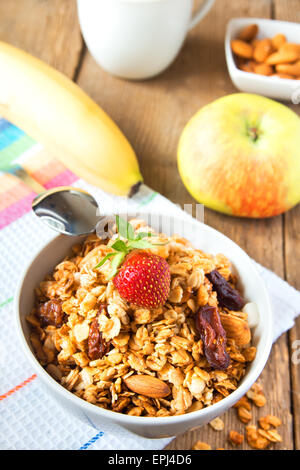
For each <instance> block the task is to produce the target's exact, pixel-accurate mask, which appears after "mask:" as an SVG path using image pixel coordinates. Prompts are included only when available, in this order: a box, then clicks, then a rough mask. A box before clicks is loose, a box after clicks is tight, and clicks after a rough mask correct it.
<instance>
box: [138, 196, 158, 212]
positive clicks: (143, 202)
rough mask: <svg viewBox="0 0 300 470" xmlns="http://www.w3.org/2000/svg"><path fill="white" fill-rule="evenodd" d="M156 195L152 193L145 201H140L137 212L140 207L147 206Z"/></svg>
mask: <svg viewBox="0 0 300 470" xmlns="http://www.w3.org/2000/svg"><path fill="white" fill-rule="evenodd" d="M157 194H158V193H156V192H153V193H152V194H150V196H149V197H148V198H147V199H145V201H142V202H141V203H140V204H139V206H138V207H137V210H138V209H139V208H140V207H143V206H146V205H147V204H149V203H150V202H151V201H152V200H153V199H154V198H155V197H156V196H157Z"/></svg>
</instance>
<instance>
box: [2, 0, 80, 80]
mask: <svg viewBox="0 0 300 470" xmlns="http://www.w3.org/2000/svg"><path fill="white" fill-rule="evenodd" d="M0 18H1V21H0V40H2V41H6V42H9V43H11V44H13V45H14V46H17V47H20V48H21V49H24V50H25V51H27V52H30V53H31V54H33V55H35V56H36V57H38V58H40V59H42V60H44V61H45V62H47V63H48V64H50V65H52V66H53V67H55V68H57V69H58V70H60V71H61V72H63V73H65V74H66V75H67V76H68V77H70V78H73V77H74V74H75V71H76V68H77V64H78V61H79V57H80V54H81V50H82V46H83V41H82V38H81V34H80V27H79V23H78V19H77V11H76V4H75V2H73V0H51V1H50V2H48V1H41V0H22V1H19V0H13V1H12V0H10V1H7V0H0Z"/></svg>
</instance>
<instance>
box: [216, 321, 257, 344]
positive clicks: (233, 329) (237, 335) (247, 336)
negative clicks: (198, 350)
mask: <svg viewBox="0 0 300 470" xmlns="http://www.w3.org/2000/svg"><path fill="white" fill-rule="evenodd" d="M220 318H221V323H222V326H223V328H224V330H225V331H226V334H227V336H228V338H231V339H234V341H235V343H236V345H237V346H238V347H243V346H246V345H247V344H248V343H250V341H251V331H250V328H249V325H248V323H247V322H246V321H245V320H242V318H238V317H235V316H233V315H230V314H227V313H220Z"/></svg>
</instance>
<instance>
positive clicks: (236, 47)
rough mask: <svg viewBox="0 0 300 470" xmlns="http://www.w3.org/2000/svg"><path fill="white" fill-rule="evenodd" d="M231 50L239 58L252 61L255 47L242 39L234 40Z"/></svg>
mask: <svg viewBox="0 0 300 470" xmlns="http://www.w3.org/2000/svg"><path fill="white" fill-rule="evenodd" d="M231 48H232V50H233V52H234V53H235V54H236V55H237V56H239V57H244V58H245V59H251V58H252V55H253V47H252V46H251V44H248V43H247V42H245V41H241V40H240V39H234V40H233V41H231Z"/></svg>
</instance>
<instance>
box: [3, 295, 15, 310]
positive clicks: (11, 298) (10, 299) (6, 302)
mask: <svg viewBox="0 0 300 470" xmlns="http://www.w3.org/2000/svg"><path fill="white" fill-rule="evenodd" d="M13 300H14V298H13V297H10V298H9V299H6V300H5V301H4V302H2V304H0V308H1V307H5V305H7V304H10V303H11V302H12V301H13Z"/></svg>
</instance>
